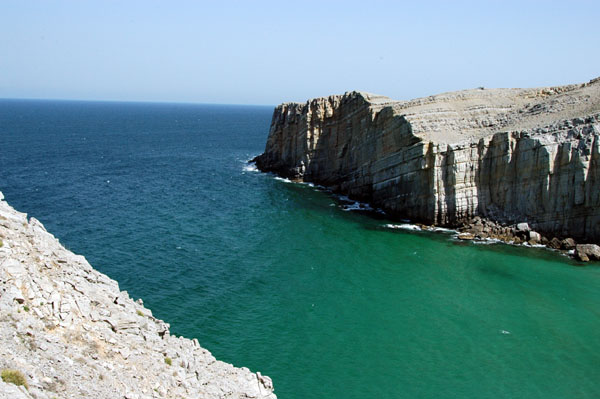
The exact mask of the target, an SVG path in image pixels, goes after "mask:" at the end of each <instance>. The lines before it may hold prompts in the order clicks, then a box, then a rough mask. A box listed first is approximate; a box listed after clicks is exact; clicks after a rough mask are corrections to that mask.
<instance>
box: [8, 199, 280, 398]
mask: <svg viewBox="0 0 600 399" xmlns="http://www.w3.org/2000/svg"><path fill="white" fill-rule="evenodd" d="M0 242H1V246H0V370H2V369H13V370H18V371H20V372H22V373H23V375H24V376H25V378H26V380H27V383H28V386H29V389H28V390H26V389H25V388H23V387H17V386H15V385H13V384H7V383H4V382H1V381H0V398H11V399H14V398H39V399H46V398H47V399H53V398H58V399H63V398H96V399H101V398H102V399H103V398H106V399H116V398H127V399H138V398H139V399H144V398H169V399H172V398H269V399H275V395H274V394H273V393H272V391H273V387H272V384H271V380H270V379H269V378H268V377H266V376H262V375H260V374H258V373H257V374H258V375H257V374H255V373H252V372H250V371H249V370H248V369H247V368H236V367H234V366H232V365H231V364H227V363H223V362H220V361H218V360H216V359H215V358H214V357H213V356H212V355H211V354H210V352H208V351H207V350H206V349H203V348H202V347H200V345H199V344H198V341H197V340H196V339H194V340H190V339H187V338H182V337H175V336H172V335H170V334H169V325H168V324H166V323H164V322H163V321H161V320H158V319H156V318H155V317H153V316H152V312H151V311H150V310H149V309H147V308H145V307H144V306H143V304H142V302H141V300H138V301H133V300H132V299H131V298H130V297H129V295H128V294H127V292H124V291H120V290H119V286H118V284H117V282H116V281H114V280H111V279H110V278H108V277H107V276H106V275H104V274H102V273H99V272H98V271H96V270H94V269H93V268H92V267H91V266H90V265H89V263H88V262H87V261H86V260H85V258H84V257H82V256H78V255H75V254H73V253H72V252H70V251H68V250H66V249H65V248H64V247H63V246H62V245H61V244H60V243H59V242H58V240H57V239H56V238H54V236H52V235H51V234H50V233H48V232H47V231H46V230H45V228H44V226H42V224H41V223H40V222H39V221H37V220H36V219H34V218H31V219H29V220H28V219H27V216H26V215H25V214H24V213H20V212H17V211H15V210H14V209H13V208H11V207H10V206H9V205H8V204H7V203H6V202H5V201H3V196H2V194H1V193H0ZM169 363H170V364H169Z"/></svg>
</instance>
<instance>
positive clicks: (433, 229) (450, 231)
mask: <svg viewBox="0 0 600 399" xmlns="http://www.w3.org/2000/svg"><path fill="white" fill-rule="evenodd" d="M429 231H435V232H440V233H456V232H457V231H456V230H452V229H447V228H445V227H432V228H431V229H429Z"/></svg>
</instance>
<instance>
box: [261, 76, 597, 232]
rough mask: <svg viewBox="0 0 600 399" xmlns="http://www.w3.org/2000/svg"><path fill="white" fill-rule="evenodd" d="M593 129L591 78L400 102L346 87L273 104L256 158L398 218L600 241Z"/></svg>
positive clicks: (594, 106)
mask: <svg viewBox="0 0 600 399" xmlns="http://www.w3.org/2000/svg"><path fill="white" fill-rule="evenodd" d="M599 135H600V81H599V79H596V80H595V81H591V82H589V83H586V84H581V85H570V86H561V87H549V88H538V89H483V88H480V89H475V90H467V91H461V92H454V93H446V94H440V95H437V96H431V97H426V98H422V99H416V100H412V101H404V102H400V101H393V100H390V99H388V98H386V97H381V96H375V95H371V94H366V93H360V92H351V93H346V94H344V95H341V96H330V97H327V98H318V99H314V100H310V101H308V102H307V103H305V104H297V103H286V104H282V105H280V106H278V107H277V108H276V109H275V112H274V114H273V120H272V123H271V129H270V132H269V138H268V140H267V145H266V149H265V152H264V154H262V155H260V156H259V157H257V158H256V163H257V166H258V167H259V169H261V170H263V171H273V172H275V173H278V174H281V175H283V176H286V177H290V178H293V179H297V180H301V181H307V182H314V183H318V184H322V185H326V186H330V187H332V188H333V189H334V190H335V191H338V192H341V193H344V194H348V195H350V196H351V197H354V198H356V199H360V200H362V201H366V202H370V203H371V204H373V205H374V206H376V207H380V208H382V209H384V210H385V211H387V212H388V213H390V214H391V215H393V216H395V217H398V218H407V219H411V220H413V221H417V222H424V223H428V224H437V225H444V226H456V225H458V224H461V223H463V222H466V221H468V220H470V219H472V218H473V217H475V216H484V217H488V218H490V219H494V220H497V221H501V222H508V223H513V222H521V221H526V222H529V224H530V225H532V226H533V227H534V228H535V229H536V230H538V231H540V232H543V233H545V234H547V235H550V236H551V235H555V236H572V237H575V238H578V239H582V240H584V241H595V242H600V158H599V150H600V141H599Z"/></svg>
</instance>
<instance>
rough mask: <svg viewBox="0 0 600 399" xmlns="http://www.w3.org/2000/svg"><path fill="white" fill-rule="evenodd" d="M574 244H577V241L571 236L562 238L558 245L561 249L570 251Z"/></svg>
mask: <svg viewBox="0 0 600 399" xmlns="http://www.w3.org/2000/svg"><path fill="white" fill-rule="evenodd" d="M575 245H577V243H576V242H575V240H574V239H572V238H565V239H564V240H562V241H561V242H560V247H561V248H562V249H564V250H565V251H570V250H572V249H575Z"/></svg>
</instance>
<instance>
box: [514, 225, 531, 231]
mask: <svg viewBox="0 0 600 399" xmlns="http://www.w3.org/2000/svg"><path fill="white" fill-rule="evenodd" d="M529 230H530V228H529V225H528V224H527V223H519V224H517V231H519V232H522V233H526V232H528V231H529Z"/></svg>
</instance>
